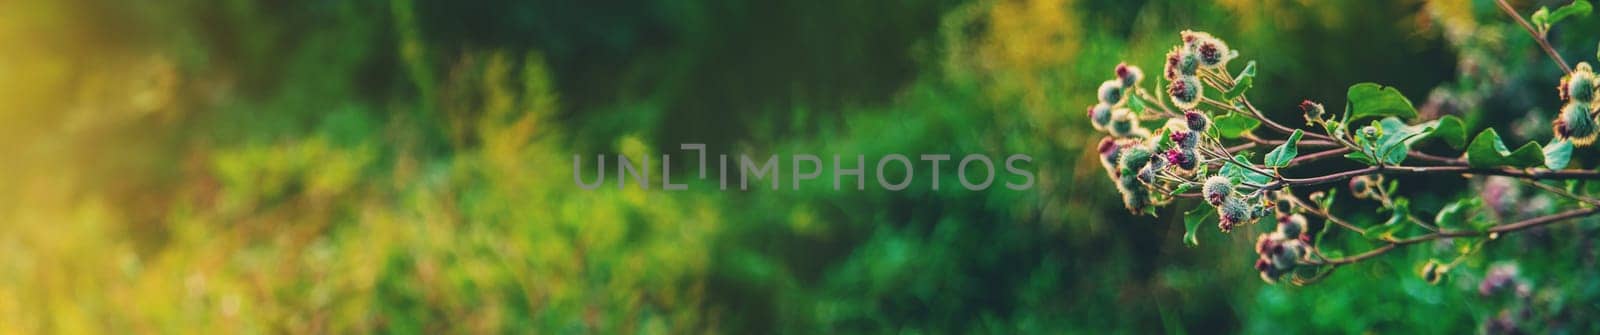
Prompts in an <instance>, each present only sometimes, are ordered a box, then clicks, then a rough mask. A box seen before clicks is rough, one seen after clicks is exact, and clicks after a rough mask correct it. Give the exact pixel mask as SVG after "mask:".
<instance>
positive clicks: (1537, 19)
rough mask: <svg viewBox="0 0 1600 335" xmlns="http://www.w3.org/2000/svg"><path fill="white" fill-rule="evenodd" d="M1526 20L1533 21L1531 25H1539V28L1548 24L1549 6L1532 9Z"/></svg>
mask: <svg viewBox="0 0 1600 335" xmlns="http://www.w3.org/2000/svg"><path fill="white" fill-rule="evenodd" d="M1528 20H1529V21H1533V25H1535V26H1539V27H1541V28H1540V29H1543V27H1548V26H1550V8H1548V7H1539V10H1537V11H1534V12H1533V15H1531V16H1529V17H1528Z"/></svg>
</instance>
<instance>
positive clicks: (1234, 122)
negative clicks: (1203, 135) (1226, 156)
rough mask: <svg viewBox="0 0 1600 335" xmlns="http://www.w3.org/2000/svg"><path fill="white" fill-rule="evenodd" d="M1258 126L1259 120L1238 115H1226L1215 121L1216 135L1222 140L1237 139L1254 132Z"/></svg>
mask: <svg viewBox="0 0 1600 335" xmlns="http://www.w3.org/2000/svg"><path fill="white" fill-rule="evenodd" d="M1258 126H1261V120H1256V119H1255V118H1252V117H1249V116H1244V115H1240V114H1239V113H1228V114H1226V115H1223V116H1221V117H1217V120H1216V129H1217V135H1220V136H1222V137H1223V138H1238V137H1239V136H1241V135H1244V134H1245V133H1248V132H1250V131H1252V130H1255V129H1256V127H1258Z"/></svg>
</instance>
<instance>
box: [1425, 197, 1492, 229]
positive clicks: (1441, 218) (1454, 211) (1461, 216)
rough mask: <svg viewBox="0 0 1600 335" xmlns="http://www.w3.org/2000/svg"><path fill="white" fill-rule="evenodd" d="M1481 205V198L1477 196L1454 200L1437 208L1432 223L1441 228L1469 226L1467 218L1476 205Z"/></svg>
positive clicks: (1476, 207) (1475, 208)
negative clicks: (1437, 211) (1436, 213)
mask: <svg viewBox="0 0 1600 335" xmlns="http://www.w3.org/2000/svg"><path fill="white" fill-rule="evenodd" d="M1481 205H1483V200H1482V199H1480V198H1478V197H1468V198H1462V199H1460V200H1456V201H1455V202H1452V203H1450V204H1449V205H1445V206H1444V208H1441V209H1439V215H1437V216H1434V218H1433V223H1434V224H1436V225H1439V227H1443V228H1457V229H1459V228H1463V227H1470V225H1469V222H1467V219H1469V218H1470V216H1469V215H1471V214H1472V213H1473V212H1474V211H1477V209H1478V206H1481Z"/></svg>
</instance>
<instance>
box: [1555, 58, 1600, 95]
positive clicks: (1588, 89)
mask: <svg viewBox="0 0 1600 335" xmlns="http://www.w3.org/2000/svg"><path fill="white" fill-rule="evenodd" d="M1597 80H1600V78H1597V77H1596V76H1595V74H1594V70H1593V69H1591V68H1590V67H1589V63H1588V62H1579V63H1578V66H1577V67H1576V68H1574V69H1573V70H1572V74H1569V75H1567V76H1565V77H1561V85H1560V86H1557V87H1556V91H1557V92H1559V93H1560V94H1561V100H1567V101H1576V102H1595V97H1596V92H1595V90H1596V89H1597V86H1600V85H1597V83H1596V81H1597Z"/></svg>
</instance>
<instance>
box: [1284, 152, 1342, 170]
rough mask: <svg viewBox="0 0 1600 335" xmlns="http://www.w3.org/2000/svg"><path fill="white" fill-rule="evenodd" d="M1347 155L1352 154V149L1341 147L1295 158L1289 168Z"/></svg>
mask: <svg viewBox="0 0 1600 335" xmlns="http://www.w3.org/2000/svg"><path fill="white" fill-rule="evenodd" d="M1347 153H1350V148H1343V147H1340V148H1333V149H1328V150H1323V151H1318V152H1316V153H1313V154H1309V155H1303V156H1300V157H1295V158H1294V160H1290V161H1289V166H1299V165H1300V164H1305V163H1309V162H1312V161H1316V160H1320V159H1323V158H1328V157H1338V156H1340V155H1344V154H1347Z"/></svg>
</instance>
